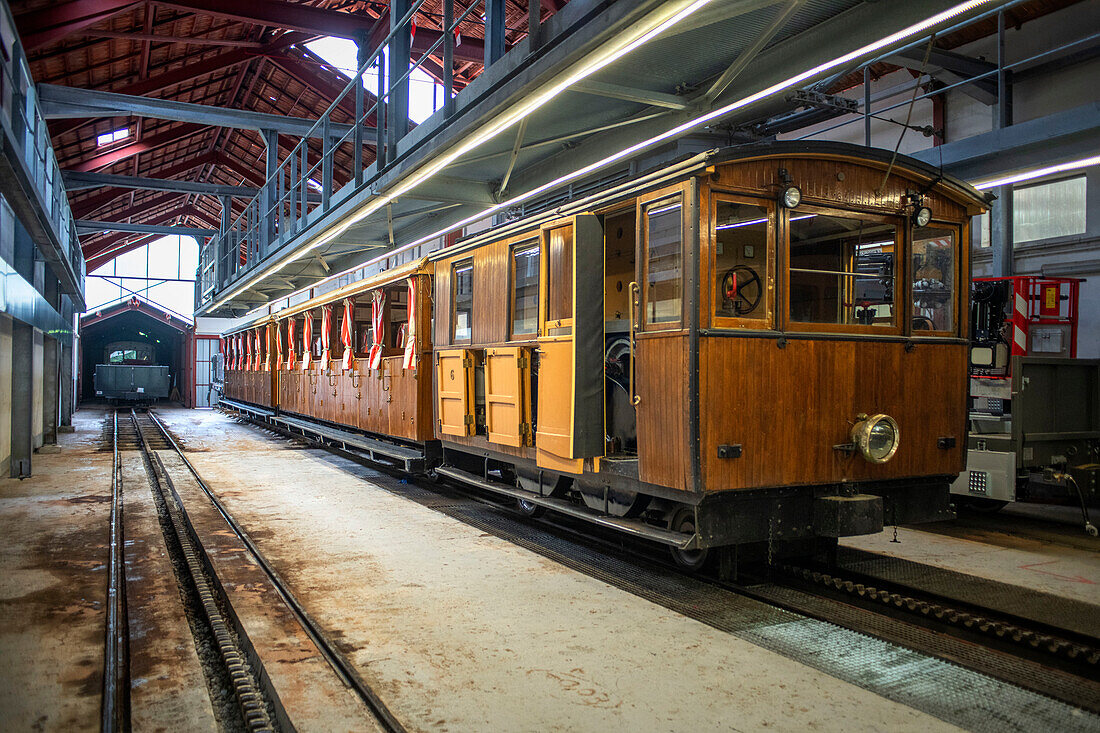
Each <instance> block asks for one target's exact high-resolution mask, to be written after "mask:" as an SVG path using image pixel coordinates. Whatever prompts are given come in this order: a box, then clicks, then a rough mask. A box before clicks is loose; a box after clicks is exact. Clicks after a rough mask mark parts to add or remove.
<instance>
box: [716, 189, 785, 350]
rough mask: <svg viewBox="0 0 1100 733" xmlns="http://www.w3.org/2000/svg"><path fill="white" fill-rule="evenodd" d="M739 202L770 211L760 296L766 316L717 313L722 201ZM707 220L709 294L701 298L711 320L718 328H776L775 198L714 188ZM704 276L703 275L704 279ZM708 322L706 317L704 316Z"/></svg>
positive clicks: (776, 212)
mask: <svg viewBox="0 0 1100 733" xmlns="http://www.w3.org/2000/svg"><path fill="white" fill-rule="evenodd" d="M722 202H726V203H735V204H746V205H749V206H763V207H764V208H766V209H767V210H768V230H767V235H766V242H765V246H766V247H767V248H768V249H767V255H766V258H765V268H766V272H765V274H764V282H763V283H762V285H761V287H762V288H763V293H762V294H761V296H760V298H761V300H762V301H763V305H764V307H765V312H764V317H763V318H738V317H737V316H720V315H718V313H717V303H716V298H717V294H716V291H715V284H716V282H717V281H716V280H715V278H716V276H717V274H718V230H717V227H718V204H719V203H722ZM707 215H708V217H709V219H708V222H707V237H708V242H707V250H708V256H707V259H706V263H707V269H708V273H707V275H706V276H705V277H706V282H707V289H708V290H707V295H706V296H704V297H701V298H700V307H703V308H706V309H707V311H706V312H708V313H709V314H710V323H711V325H712V326H713V327H714V328H721V329H739V330H752V331H771V330H774V329H775V328H776V279H777V278H776V267H777V263H776V249H777V247H776V242H777V239H778V224H779V207H778V205H777V204H776V201H775V199H769V198H759V197H754V196H746V195H743V194H735V193H727V192H726V191H723V190H721V189H713V190H711V193H710V203H709V205H708V214H707ZM700 279H702V277H701V278H700ZM701 322H702V323H706V319H701Z"/></svg>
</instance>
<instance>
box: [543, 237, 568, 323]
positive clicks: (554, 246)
mask: <svg viewBox="0 0 1100 733" xmlns="http://www.w3.org/2000/svg"><path fill="white" fill-rule="evenodd" d="M546 279H547V281H548V282H547V283H546V293H547V296H546V320H547V321H548V322H556V325H554V326H551V328H552V329H553V328H557V327H566V326H568V327H570V328H572V325H571V324H572V321H573V225H572V224H570V225H567V226H563V227H555V228H554V229H551V230H550V233H549V246H548V247H547V261H546ZM563 321H568V323H563ZM551 333H553V331H551Z"/></svg>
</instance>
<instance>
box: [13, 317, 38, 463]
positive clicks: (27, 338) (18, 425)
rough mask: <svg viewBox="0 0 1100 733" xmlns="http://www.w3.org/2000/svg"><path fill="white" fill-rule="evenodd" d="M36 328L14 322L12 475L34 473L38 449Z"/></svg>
mask: <svg viewBox="0 0 1100 733" xmlns="http://www.w3.org/2000/svg"><path fill="white" fill-rule="evenodd" d="M33 376H34V328H32V327H31V326H28V325H27V324H25V323H23V322H21V321H17V320H15V319H14V318H13V319H12V322H11V477H12V478H26V477H28V476H30V475H31V455H32V453H33V451H34V418H33V415H32V414H31V410H32V401H33V393H34V385H32V384H31V381H32V379H33Z"/></svg>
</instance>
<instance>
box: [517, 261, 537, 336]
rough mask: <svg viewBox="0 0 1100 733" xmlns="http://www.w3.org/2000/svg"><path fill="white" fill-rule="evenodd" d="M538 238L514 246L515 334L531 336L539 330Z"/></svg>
mask: <svg viewBox="0 0 1100 733" xmlns="http://www.w3.org/2000/svg"><path fill="white" fill-rule="evenodd" d="M540 259H541V258H540V257H539V243H538V240H535V241H533V242H524V243H522V244H517V245H516V246H515V247H513V248H512V336H513V337H515V336H530V335H534V334H535V333H537V332H538V329H539V274H540V273H539V268H540V266H541V262H540Z"/></svg>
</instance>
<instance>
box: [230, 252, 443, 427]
mask: <svg viewBox="0 0 1100 733" xmlns="http://www.w3.org/2000/svg"><path fill="white" fill-rule="evenodd" d="M425 267H426V263H425V262H423V261H421V262H415V263H412V264H410V265H406V266H403V267H400V268H395V269H393V270H389V271H386V272H384V273H382V274H380V275H377V276H375V277H372V278H369V279H365V280H360V281H357V282H354V283H351V284H350V285H347V286H344V287H342V288H340V289H338V290H335V291H332V292H329V293H325V294H324V295H319V296H317V297H315V298H313V299H311V300H309V301H306V302H305V303H302V304H300V305H297V306H294V307H293V308H289V309H286V310H285V311H281V312H279V313H277V314H276V315H275V316H274V317H273V318H272V320H271V322H270V324H269V325H270V329H271V333H272V340H271V349H272V350H273V352H274V354H275V356H276V358H275V360H274V361H273V364H274V367H273V375H274V377H275V379H274V384H275V390H276V392H275V395H276V397H277V402H276V403H275V404H274V406H275V407H277V408H278V411H279V412H280V413H282V414H294V415H300V416H302V417H306V418H310V419H312V420H315V421H321V422H324V423H330V424H332V425H334V426H338V427H342V428H349V427H350V428H354V429H356V430H358V431H362V432H365V433H372V434H375V435H377V436H383V437H387V438H390V439H397V440H399V441H408V442H412V443H424V442H425V441H428V440H431V439H432V438H433V436H434V431H433V428H432V399H431V386H432V385H431V378H430V376H428V377H425V376H424V375H425V374H428V375H430V371H427V372H425V370H424V369H425V368H427V369H429V370H430V367H431V354H432V347H431V340H430V336H429V332H430V330H431V329H430V325H431V317H432V315H431V314H432V310H431V298H430V281H429V275H428V272H429V271H428V270H427V269H425ZM372 359H373V362H372ZM372 363H373V366H372ZM227 381H228V380H227Z"/></svg>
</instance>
